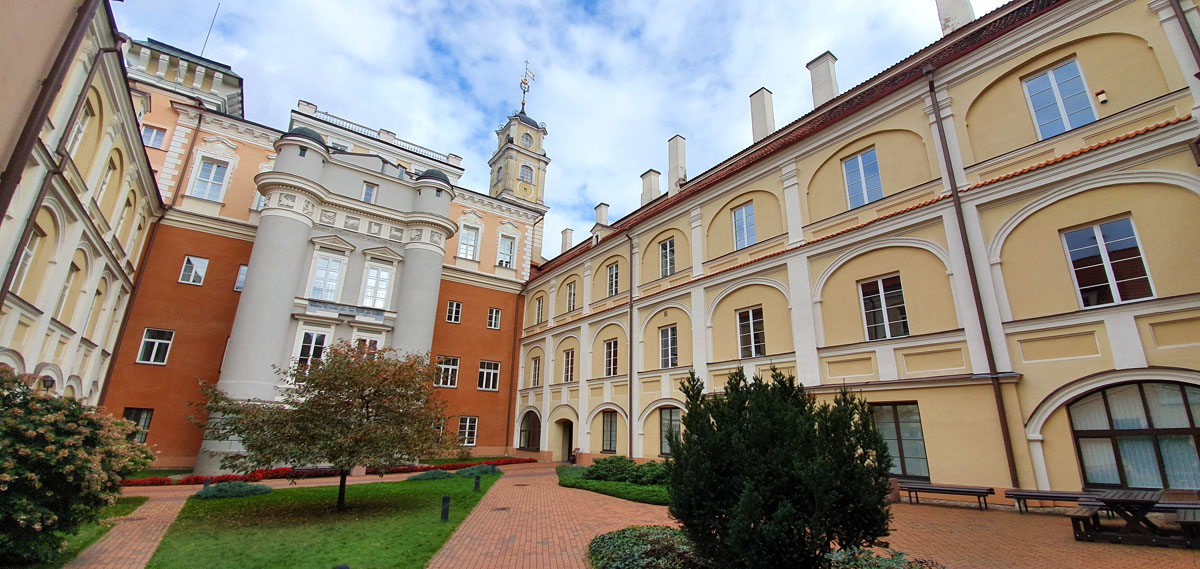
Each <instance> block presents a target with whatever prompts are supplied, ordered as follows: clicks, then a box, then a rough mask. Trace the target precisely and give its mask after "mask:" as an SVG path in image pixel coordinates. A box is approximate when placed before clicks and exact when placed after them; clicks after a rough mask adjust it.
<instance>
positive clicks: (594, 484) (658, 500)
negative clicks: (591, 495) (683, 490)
mask: <svg viewBox="0 0 1200 569" xmlns="http://www.w3.org/2000/svg"><path fill="white" fill-rule="evenodd" d="M585 470H587V469H586V468H580V467H578V466H560V467H558V468H556V469H555V471H556V472H557V473H558V485H559V486H563V487H566V488H579V489H580V490H589V491H591V492H597V493H599V494H605V495H607V496H613V497H616V498H621V499H624V500H630V501H633V502H642V503H643V504H656V505H659V506H666V505H668V504H670V503H671V496H670V494H669V493H668V492H667V487H666V486H659V485H653V486H643V485H641V484H634V483H632V482H609V481H607V480H588V479H586V478H584V477H583V473H584V471H585Z"/></svg>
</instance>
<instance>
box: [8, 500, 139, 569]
mask: <svg viewBox="0 0 1200 569" xmlns="http://www.w3.org/2000/svg"><path fill="white" fill-rule="evenodd" d="M148 499H149V498H146V497H144V496H133V497H128V498H118V499H117V503H115V504H113V505H111V506H105V507H104V508H103V509H101V510H100V520H101V521H98V522H95V523H90V524H84V525H83V526H81V527H80V528H79V533H76V534H75V535H72V536H69V537H67V547H66V549H64V550H63V551H62V552H61V553H59V554H58V557H55V558H54V559H52V560H50V561H47V562H45V563H39V564H37V565H0V569H15V568H20V569H58V568H59V567H62V566H63V565H66V564H67V563H68V562H70V561H71V560H72V559H75V557H76V556H78V555H79V552H81V551H83V550H84V549H87V546H89V545H91V544H93V543H95V542H96V540H98V539H100V538H101V537H103V536H104V534H106V533H108V530H109V529H111V528H112V526H113V523H112V522H110V521H106V520H108V519H110V518H119V517H121V516H127V515H129V514H130V513H131V512H133V511H134V510H136V509H137V507H138V506H141V505H142V503H143V502H145V501H146V500H148Z"/></svg>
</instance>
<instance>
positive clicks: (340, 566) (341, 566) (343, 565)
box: [333, 563, 350, 569]
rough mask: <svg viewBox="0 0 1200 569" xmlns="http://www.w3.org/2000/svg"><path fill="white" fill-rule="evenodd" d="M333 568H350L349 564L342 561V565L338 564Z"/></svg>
mask: <svg viewBox="0 0 1200 569" xmlns="http://www.w3.org/2000/svg"><path fill="white" fill-rule="evenodd" d="M333 569H350V566H349V565H346V564H344V563H343V564H342V565H338V566H337V567H334V568H333Z"/></svg>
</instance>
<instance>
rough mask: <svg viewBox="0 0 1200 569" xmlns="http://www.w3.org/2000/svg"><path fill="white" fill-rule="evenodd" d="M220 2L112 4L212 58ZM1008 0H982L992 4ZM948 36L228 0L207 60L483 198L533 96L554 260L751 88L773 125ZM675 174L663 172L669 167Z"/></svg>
mask: <svg viewBox="0 0 1200 569" xmlns="http://www.w3.org/2000/svg"><path fill="white" fill-rule="evenodd" d="M217 2H218V0H186V1H185V0H172V1H167V2H164V1H162V0H125V1H124V2H116V3H113V12H114V13H115V14H116V18H117V23H118V26H119V28H120V30H121V31H122V32H124V33H126V34H128V35H130V36H132V37H133V38H135V39H146V38H154V39H156V40H159V41H163V42H166V43H168V44H172V45H175V46H177V47H179V48H181V49H185V50H188V51H192V52H194V53H199V52H200V50H201V48H202V46H203V45H204V41H205V34H206V32H208V28H209V23H210V21H211V20H212V16H213V11H214V10H215V9H216V8H217ZM1002 3H1003V2H1002V0H974V2H973V4H974V7H975V13H976V15H983V14H985V13H987V12H988V11H990V10H992V9H994V8H995V7H997V6H999V5H1000V4H1002ZM939 37H941V32H940V29H939V27H938V19H937V11H936V8H935V5H934V0H882V1H870V0H867V1H853V2H850V1H845V0H842V1H838V0H822V1H811V0H791V1H773V2H751V1H744V2H743V1H737V2H729V1H721V0H712V1H704V2H702V1H699V0H697V1H694V2H646V1H638V0H621V1H614V2H602V1H596V0H582V1H580V2H555V1H551V0H527V1H510V0H495V1H482V0H478V1H477V0H459V1H453V2H450V1H446V2H440V1H434V0H403V1H387V0H335V1H330V0H222V1H221V6H220V10H219V13H218V15H217V19H216V24H215V26H214V27H213V29H212V35H211V37H210V38H209V39H208V45H207V48H206V49H205V51H204V55H205V57H208V58H211V59H215V60H217V61H221V62H223V63H227V64H229V65H231V66H232V67H233V69H234V70H235V71H236V72H237V73H238V74H239V75H241V76H242V77H243V78H245V91H246V111H245V114H246V118H247V119H250V120H252V121H256V122H260V123H263V124H267V125H270V126H273V127H275V128H279V129H284V128H286V127H287V120H288V111H289V110H290V109H292V108H294V107H295V105H296V101H297V100H299V99H304V100H306V101H310V102H312V103H315V104H317V105H318V106H319V107H320V108H321V109H322V110H325V111H328V112H331V113H333V114H336V115H338V116H342V117H345V118H348V119H350V120H353V121H355V122H358V123H362V124H365V125H368V126H371V127H374V128H386V129H388V130H391V131H393V132H395V133H397V135H398V136H400V137H401V138H404V139H407V140H410V141H412V142H415V143H418V144H421V145H424V146H428V147H430V148H433V149H435V150H438V151H441V152H446V153H454V154H458V155H459V156H462V157H463V158H464V160H463V166H464V167H465V168H466V175H465V176H464V178H463V180H462V182H461V183H462V185H463V186H465V187H467V188H470V189H474V190H477V191H486V187H487V180H488V167H487V159H488V158H489V157H490V155H491V153H492V151H493V150H494V149H495V145H496V139H495V129H496V128H497V127H498V126H499V125H500V124H502V123H503V122H504V121H505V117H506V116H508V115H509V114H510V113H512V112H513V111H514V110H516V109H517V108H518V107H519V106H520V100H521V91H520V88H519V85H518V82H519V79H520V76H521V73H522V72H523V70H524V66H525V63H524V62H525V61H526V60H528V61H529V63H530V67H531V69H532V70H533V71H534V73H535V74H536V76H537V80H536V81H535V82H534V84H533V86H532V89H531V91H530V93H529V98H528V104H527V107H526V110H527V112H528V113H529V115H530V116H532V117H534V118H535V119H536V120H538V121H542V122H545V123H546V128H547V129H548V130H549V132H550V135H549V137H548V138H547V141H546V149H547V152H548V154H549V155H550V158H551V160H552V162H551V164H550V167H549V171H548V175H547V191H546V202H547V204H548V205H549V206H550V208H551V209H550V213H549V214H548V215H547V218H546V232H545V235H546V238H545V245H544V247H543V254H544V255H545V256H546V257H547V258H549V257H553V256H555V255H557V254H558V252H559V241H560V239H559V237H558V234H559V232H560V231H561V230H562V229H563V228H565V227H571V228H574V229H575V235H576V241H578V240H581V239H582V238H583V236H584V235H586V232H587V230H588V229H589V228H591V226H592V224H593V222H594V213H593V210H592V208H593V207H594V206H595V204H597V203H599V202H601V201H604V202H607V203H609V204H610V205H611V206H612V209H611V213H610V219H612V220H616V219H618V218H620V217H621V216H623V215H625V214H627V213H629V212H630V211H632V210H634V209H636V208H637V206H638V205H639V198H640V194H641V180H640V178H639V176H640V175H641V174H642V172H645V171H646V170H647V169H649V168H654V169H656V170H658V171H660V172H666V167H667V139H668V138H670V137H672V136H674V135H675V134H682V135H683V136H684V137H685V138H687V169H688V174H689V175H690V176H695V175H697V174H699V173H700V172H703V171H704V170H707V169H708V168H710V167H712V166H713V165H715V164H716V163H718V162H719V161H721V160H723V159H725V158H727V157H729V156H730V155H732V154H734V153H735V152H737V151H738V150H740V149H742V148H744V147H746V146H748V145H749V144H750V142H751V139H750V103H749V98H748V97H749V95H750V93H752V92H754V91H755V90H757V89H758V88H759V87H767V88H768V89H770V90H771V91H772V92H773V93H774V102H775V124H776V125H777V126H783V125H785V124H787V123H789V122H791V121H792V120H794V119H795V118H797V117H799V116H800V115H802V114H804V113H806V112H808V111H809V110H811V109H812V95H811V87H810V84H809V79H808V70H807V69H805V67H804V64H805V63H807V62H808V61H810V60H811V59H812V58H814V57H816V56H817V55H819V54H821V53H822V52H824V51H825V50H830V51H832V52H833V53H834V54H835V55H836V56H837V57H838V63H837V76H838V83H839V85H840V87H841V89H842V90H846V89H848V88H850V87H852V86H854V85H857V84H858V83H860V82H862V81H864V80H866V79H868V78H870V77H871V76H872V75H875V74H876V73H878V72H880V71H882V70H883V69H885V68H887V67H888V66H890V65H892V64H893V63H895V62H897V61H899V60H900V59H902V58H904V57H906V56H908V55H910V54H912V53H913V52H915V51H917V50H919V49H920V48H921V47H923V46H925V45H927V44H929V43H931V42H933V41H935V40H937V39H938V38H939ZM664 183H665V178H664Z"/></svg>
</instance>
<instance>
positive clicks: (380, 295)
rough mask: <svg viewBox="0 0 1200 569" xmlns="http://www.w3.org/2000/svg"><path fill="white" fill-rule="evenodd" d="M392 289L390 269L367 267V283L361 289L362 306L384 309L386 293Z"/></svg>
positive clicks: (374, 266) (386, 298)
mask: <svg viewBox="0 0 1200 569" xmlns="http://www.w3.org/2000/svg"><path fill="white" fill-rule="evenodd" d="M391 288H392V268H391V267H381V266H378V265H367V282H366V285H365V286H364V287H363V306H369V307H371V308H379V309H386V308H387V301H388V291H389V290H391Z"/></svg>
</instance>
